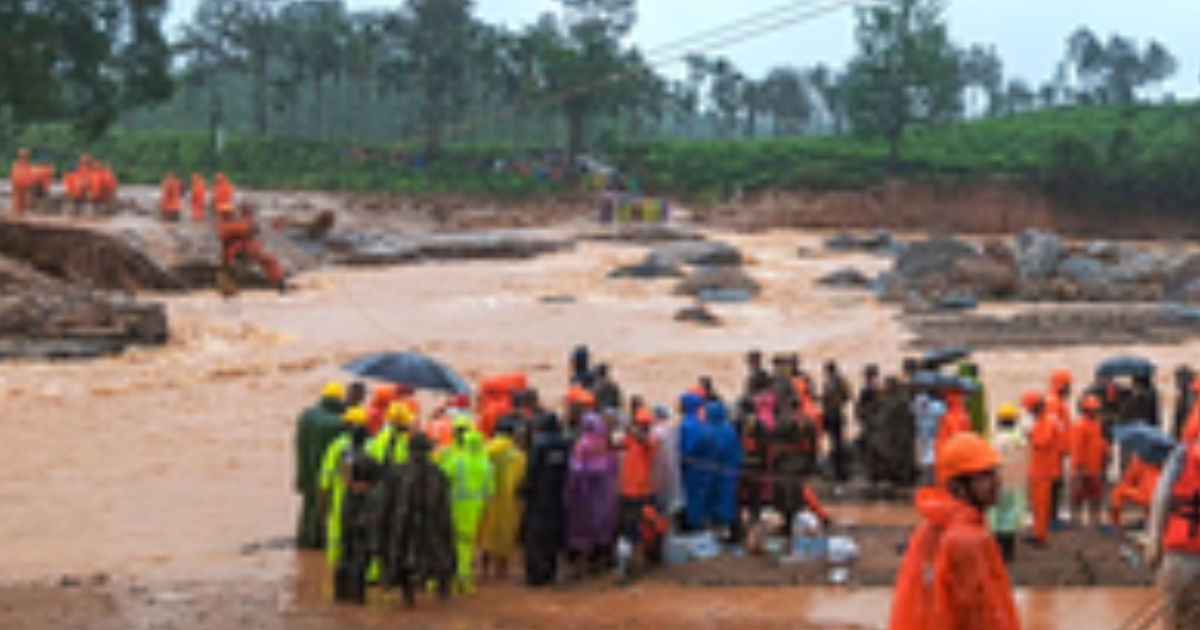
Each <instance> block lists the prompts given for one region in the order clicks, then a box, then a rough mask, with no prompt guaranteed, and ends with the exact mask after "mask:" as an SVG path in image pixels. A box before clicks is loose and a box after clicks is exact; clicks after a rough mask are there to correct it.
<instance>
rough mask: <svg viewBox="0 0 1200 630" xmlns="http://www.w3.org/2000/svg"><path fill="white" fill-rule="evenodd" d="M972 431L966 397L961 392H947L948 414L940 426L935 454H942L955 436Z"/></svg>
mask: <svg viewBox="0 0 1200 630" xmlns="http://www.w3.org/2000/svg"><path fill="white" fill-rule="evenodd" d="M970 430H971V414H970V413H969V412H968V411H967V401H966V395H965V394H963V392H960V391H948V392H946V414H945V415H944V416H942V422H941V424H939V425H938V437H937V443H936V446H934V449H935V452H941V450H942V447H943V446H945V445H946V443H947V442H949V441H950V439H951V438H953V437H954V436H956V435H958V434H959V433H966V432H967V431H970Z"/></svg>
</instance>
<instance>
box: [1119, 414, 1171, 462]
mask: <svg viewBox="0 0 1200 630" xmlns="http://www.w3.org/2000/svg"><path fill="white" fill-rule="evenodd" d="M1113 439H1114V440H1116V441H1117V443H1118V444H1120V445H1121V448H1122V449H1124V450H1125V451H1128V452H1130V453H1132V454H1134V455H1136V456H1138V457H1139V458H1141V459H1142V460H1144V461H1145V462H1146V463H1148V464H1153V465H1155V466H1161V465H1162V464H1163V462H1166V461H1167V459H1169V458H1170V457H1171V453H1173V452H1174V451H1175V446H1176V442H1175V439H1174V438H1172V437H1171V436H1169V435H1167V434H1166V433H1164V432H1163V431H1162V429H1159V428H1157V427H1152V426H1150V425H1148V424H1141V423H1138V424H1126V425H1122V426H1119V427H1116V428H1115V429H1113Z"/></svg>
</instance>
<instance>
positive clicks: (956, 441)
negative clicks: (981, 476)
mask: <svg viewBox="0 0 1200 630" xmlns="http://www.w3.org/2000/svg"><path fill="white" fill-rule="evenodd" d="M1001 463H1002V460H1001V459H1000V454H999V453H997V452H996V449H994V448H992V445H991V444H989V443H988V441H987V440H985V439H983V438H981V437H979V436H978V435H976V434H975V433H971V432H969V431H968V432H966V433H959V434H958V435H955V436H954V437H952V438H950V439H949V440H948V441H947V442H946V444H945V445H944V446H942V450H941V451H940V452H939V453H938V458H937V468H938V479H940V480H941V482H942V483H945V482H947V481H950V480H951V479H955V478H958V477H962V476H965V475H974V474H976V473H981V472H987V471H989V470H995V469H996V468H998V467H999V466H1000V464H1001Z"/></svg>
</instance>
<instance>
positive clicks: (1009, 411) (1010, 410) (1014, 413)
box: [996, 403, 1021, 420]
mask: <svg viewBox="0 0 1200 630" xmlns="http://www.w3.org/2000/svg"><path fill="white" fill-rule="evenodd" d="M996 417H997V418H999V419H1001V420H1016V419H1017V418H1020V417H1021V410H1020V409H1018V408H1017V406H1016V405H1014V404H1012V403H1004V404H1003V405H1000V408H999V409H997V410H996Z"/></svg>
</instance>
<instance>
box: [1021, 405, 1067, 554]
mask: <svg viewBox="0 0 1200 630" xmlns="http://www.w3.org/2000/svg"><path fill="white" fill-rule="evenodd" d="M1021 406H1022V407H1024V408H1025V410H1026V411H1027V412H1029V415H1030V416H1031V417H1032V418H1033V419H1034V424H1033V432H1032V434H1031V435H1030V436H1029V445H1030V455H1029V502H1030V505H1031V507H1032V508H1033V531H1032V532H1031V534H1030V536H1029V537H1028V538H1026V541H1027V542H1029V544H1031V545H1033V546H1035V547H1044V546H1045V545H1046V543H1048V542H1049V540H1050V533H1049V532H1050V519H1051V516H1052V514H1051V509H1052V505H1053V501H1054V500H1053V496H1052V495H1053V493H1054V481H1055V480H1056V479H1058V478H1060V476H1061V474H1062V452H1061V444H1062V441H1063V440H1062V436H1061V435H1060V433H1061V432H1060V431H1059V424H1058V418H1056V417H1055V416H1053V415H1051V414H1050V412H1049V411H1048V410H1047V409H1046V401H1045V399H1044V398H1043V397H1042V395H1041V393H1039V392H1029V393H1027V394H1025V395H1024V396H1022V397H1021Z"/></svg>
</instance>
